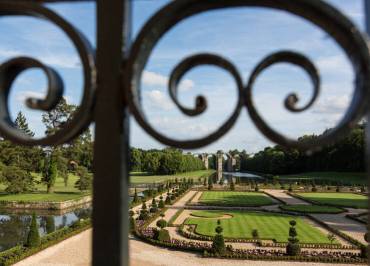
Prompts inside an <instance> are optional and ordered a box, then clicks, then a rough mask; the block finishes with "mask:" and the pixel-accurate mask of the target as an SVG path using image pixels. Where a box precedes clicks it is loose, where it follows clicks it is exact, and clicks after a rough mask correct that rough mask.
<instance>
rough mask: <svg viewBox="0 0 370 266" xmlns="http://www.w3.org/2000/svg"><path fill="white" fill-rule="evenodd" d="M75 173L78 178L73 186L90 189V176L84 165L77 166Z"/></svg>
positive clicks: (81, 189)
mask: <svg viewBox="0 0 370 266" xmlns="http://www.w3.org/2000/svg"><path fill="white" fill-rule="evenodd" d="M77 175H78V176H79V179H78V180H77V181H76V183H75V188H77V189H78V190H80V191H86V190H89V189H91V185H92V177H91V175H90V174H89V173H88V171H87V169H86V167H83V166H79V167H78V168H77Z"/></svg>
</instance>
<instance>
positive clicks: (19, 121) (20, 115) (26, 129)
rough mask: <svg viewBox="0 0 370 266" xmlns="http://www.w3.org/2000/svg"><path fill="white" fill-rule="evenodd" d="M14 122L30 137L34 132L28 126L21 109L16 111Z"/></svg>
mask: <svg viewBox="0 0 370 266" xmlns="http://www.w3.org/2000/svg"><path fill="white" fill-rule="evenodd" d="M14 123H15V126H16V127H17V128H18V129H20V130H22V131H23V132H24V133H25V134H26V135H28V136H30V137H33V136H34V135H35V133H33V132H32V131H31V129H30V128H29V126H28V123H27V120H26V117H25V116H24V114H23V113H22V112H21V111H19V112H18V114H17V118H16V119H15V122H14Z"/></svg>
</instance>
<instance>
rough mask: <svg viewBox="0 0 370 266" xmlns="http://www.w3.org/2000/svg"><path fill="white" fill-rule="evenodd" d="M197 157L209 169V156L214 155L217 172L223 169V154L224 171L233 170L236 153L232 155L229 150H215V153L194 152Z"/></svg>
mask: <svg viewBox="0 0 370 266" xmlns="http://www.w3.org/2000/svg"><path fill="white" fill-rule="evenodd" d="M195 155H196V156H198V158H199V159H201V160H202V162H203V163H204V166H205V168H206V169H209V161H208V159H209V157H211V156H216V170H217V172H222V171H223V165H224V164H223V162H224V159H225V158H224V155H225V156H226V162H227V164H226V169H225V170H226V171H227V172H234V171H235V166H236V159H237V157H238V155H232V154H231V153H229V152H223V151H217V152H216V153H196V154H195Z"/></svg>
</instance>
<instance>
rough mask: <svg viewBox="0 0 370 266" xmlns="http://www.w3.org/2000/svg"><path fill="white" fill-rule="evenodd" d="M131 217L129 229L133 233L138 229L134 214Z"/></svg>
mask: <svg viewBox="0 0 370 266" xmlns="http://www.w3.org/2000/svg"><path fill="white" fill-rule="evenodd" d="M129 219H130V220H129V227H130V228H129V230H130V233H133V232H135V230H136V222H135V218H134V217H133V216H131V217H130V218H129Z"/></svg>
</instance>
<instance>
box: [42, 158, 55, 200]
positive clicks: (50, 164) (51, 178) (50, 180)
mask: <svg viewBox="0 0 370 266" xmlns="http://www.w3.org/2000/svg"><path fill="white" fill-rule="evenodd" d="M57 176H58V169H57V163H56V161H55V159H54V158H53V156H50V157H49V158H48V160H47V164H46V165H45V169H44V172H43V178H42V182H43V183H45V184H46V187H47V192H48V193H51V192H53V189H54V184H55V180H56V178H57Z"/></svg>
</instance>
